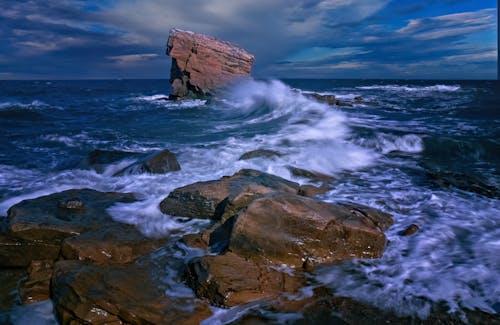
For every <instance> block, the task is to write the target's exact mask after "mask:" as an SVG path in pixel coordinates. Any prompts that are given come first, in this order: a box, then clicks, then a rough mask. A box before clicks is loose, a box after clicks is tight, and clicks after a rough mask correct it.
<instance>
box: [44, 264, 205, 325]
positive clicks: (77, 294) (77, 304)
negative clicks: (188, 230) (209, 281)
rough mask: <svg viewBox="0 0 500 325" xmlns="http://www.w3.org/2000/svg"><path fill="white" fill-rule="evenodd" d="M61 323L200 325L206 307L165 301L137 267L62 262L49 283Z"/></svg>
mask: <svg viewBox="0 0 500 325" xmlns="http://www.w3.org/2000/svg"><path fill="white" fill-rule="evenodd" d="M51 291H52V300H53V302H54V307H55V312H56V315H57V318H58V320H59V322H60V323H61V324H72V323H78V324H81V323H85V324H87V323H92V324H115V323H116V324H122V323H126V324H174V323H175V324H199V323H200V321H201V320H203V319H205V318H207V317H209V316H210V314H211V312H210V310H209V308H208V305H207V304H206V303H203V302H201V301H199V300H197V299H194V298H175V297H169V296H167V295H166V294H165V291H164V290H161V289H160V288H159V286H158V280H155V279H153V278H152V276H151V274H150V271H149V270H148V269H147V268H145V267H141V266H139V265H135V264H132V265H126V266H125V265H85V264H82V263H80V262H76V261H60V262H57V263H56V265H55V270H54V275H53V277H52V283H51Z"/></svg>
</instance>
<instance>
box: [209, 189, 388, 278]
mask: <svg viewBox="0 0 500 325" xmlns="http://www.w3.org/2000/svg"><path fill="white" fill-rule="evenodd" d="M392 223H393V220H392V217H391V216H390V215H388V214H386V213H383V212H381V211H378V210H375V209H372V208H369V207H365V206H360V205H348V204H332V203H326V202H321V201H318V200H314V199H310V198H306V197H302V196H299V195H295V194H290V193H284V192H275V193H270V194H268V195H265V196H263V197H260V198H257V199H255V200H253V201H252V202H251V203H250V204H249V205H248V206H247V207H246V209H243V210H240V212H239V213H238V214H237V215H235V216H233V217H231V218H229V219H228V220H227V221H226V222H225V223H224V224H223V225H221V226H220V230H215V231H214V232H213V233H212V234H211V237H210V244H211V245H218V246H226V247H227V249H228V250H229V251H231V252H233V253H236V254H239V255H241V256H243V257H246V258H250V259H253V260H255V261H261V262H265V263H272V264H275V265H280V264H288V265H291V266H293V267H304V268H309V267H310V266H311V265H314V264H319V263H329V262H336V261H341V260H345V259H352V258H377V257H380V256H382V252H383V250H384V246H385V243H386V237H385V235H384V231H385V230H387V229H388V228H389V226H390V225H392Z"/></svg>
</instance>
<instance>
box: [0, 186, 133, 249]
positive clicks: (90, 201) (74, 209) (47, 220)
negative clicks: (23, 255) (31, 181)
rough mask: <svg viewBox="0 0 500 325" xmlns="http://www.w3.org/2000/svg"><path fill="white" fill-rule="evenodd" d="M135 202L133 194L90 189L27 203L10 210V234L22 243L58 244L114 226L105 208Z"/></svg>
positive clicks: (59, 194) (68, 192) (23, 202)
mask: <svg viewBox="0 0 500 325" xmlns="http://www.w3.org/2000/svg"><path fill="white" fill-rule="evenodd" d="M133 201H135V197H134V195H133V194H131V193H116V192H99V191H95V190H91V189H77V190H67V191H63V192H59V193H54V194H51V195H46V196H42V197H39V198H36V199H30V200H24V201H22V202H20V203H18V204H16V205H14V206H12V207H11V208H10V209H9V211H8V215H7V218H8V221H9V228H10V234H11V235H13V236H15V237H16V238H19V239H23V240H30V241H43V242H45V243H57V244H59V243H60V242H61V241H62V240H63V239H64V238H66V237H69V236H74V235H79V234H81V233H83V232H88V231H93V230H99V229H101V228H105V227H106V226H109V225H112V224H115V223H116V222H115V221H114V220H113V219H112V218H111V216H110V215H109V214H108V213H107V211H106V209H107V208H109V207H110V206H111V205H113V204H115V203H117V202H133Z"/></svg>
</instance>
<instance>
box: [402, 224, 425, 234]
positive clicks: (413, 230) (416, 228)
mask: <svg viewBox="0 0 500 325" xmlns="http://www.w3.org/2000/svg"><path fill="white" fill-rule="evenodd" d="M419 230H420V227H419V226H417V225H416V224H414V223H412V224H411V225H409V226H408V227H406V229H405V230H403V231H401V232H400V233H399V234H400V235H401V236H411V235H413V234H414V233H416V232H417V231H419Z"/></svg>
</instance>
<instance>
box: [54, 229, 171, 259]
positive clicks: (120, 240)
mask: <svg viewBox="0 0 500 325" xmlns="http://www.w3.org/2000/svg"><path fill="white" fill-rule="evenodd" d="M165 242H166V239H156V240H155V239H151V238H147V237H145V236H144V235H143V234H141V233H140V232H139V230H137V228H136V227H134V226H132V225H126V224H120V223H116V224H114V225H109V226H107V227H104V228H101V229H99V230H96V231H91V232H86V233H83V234H81V235H79V236H75V237H69V238H66V239H65V240H64V241H63V243H62V255H63V257H64V258H65V259H68V260H73V259H74V260H80V261H86V262H91V263H94V264H119V263H130V262H133V261H134V260H135V259H137V258H138V257H140V256H143V255H146V254H148V253H150V252H152V251H153V250H155V249H157V248H159V247H161V246H162V245H163V244H164V243H165Z"/></svg>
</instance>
